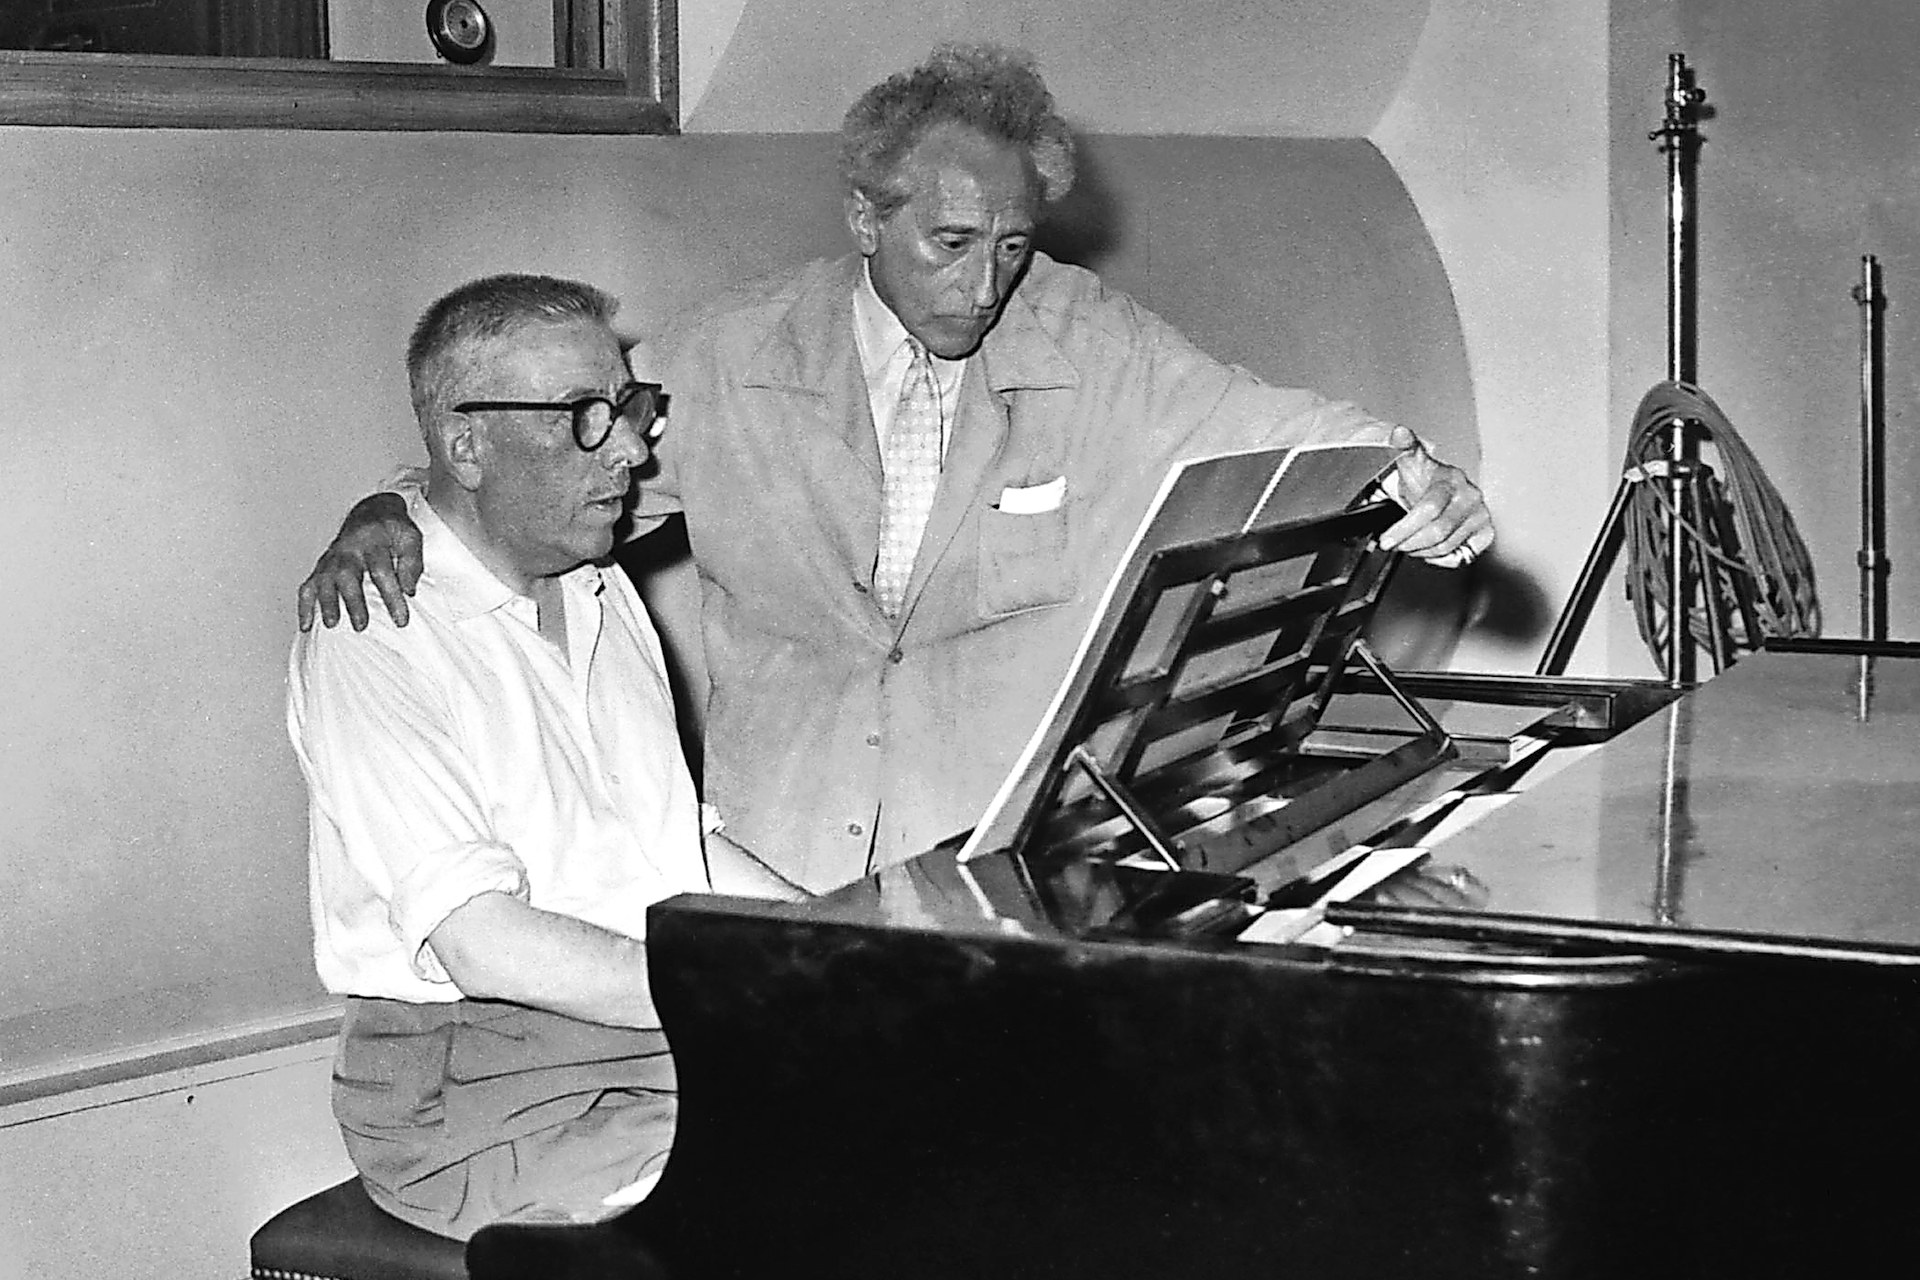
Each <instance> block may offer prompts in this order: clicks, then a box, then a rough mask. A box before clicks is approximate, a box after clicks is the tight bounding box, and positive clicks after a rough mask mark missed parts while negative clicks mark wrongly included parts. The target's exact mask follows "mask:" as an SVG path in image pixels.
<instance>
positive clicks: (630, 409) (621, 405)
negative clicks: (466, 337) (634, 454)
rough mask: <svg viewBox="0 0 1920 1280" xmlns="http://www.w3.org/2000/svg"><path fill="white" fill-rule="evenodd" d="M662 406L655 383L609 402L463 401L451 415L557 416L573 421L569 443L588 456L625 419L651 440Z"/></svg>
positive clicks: (627, 389)
mask: <svg viewBox="0 0 1920 1280" xmlns="http://www.w3.org/2000/svg"><path fill="white" fill-rule="evenodd" d="M665 402H666V396H665V395H663V394H661V387H660V384H659V383H657V382H629V383H628V384H627V385H626V386H624V387H622V388H620V390H619V391H617V392H615V393H614V395H613V397H612V398H611V399H609V398H608V397H606V396H582V397H580V398H579V399H578V400H560V401H553V402H549V401H545V400H467V401H464V402H462V403H460V404H457V405H455V406H453V411H454V412H455V413H478V412H482V411H485V410H504V411H506V412H508V413H559V412H561V411H563V410H564V411H565V412H567V413H568V414H571V415H572V417H573V442H574V443H575V444H577V445H579V446H580V448H581V449H582V450H584V451H585V452H587V453H592V452H593V451H594V450H595V449H598V448H599V447H600V446H601V445H603V444H605V443H606V442H607V437H608V436H610V435H612V434H613V424H614V423H616V422H618V421H620V419H622V418H625V419H626V420H627V421H628V422H630V423H632V424H633V429H634V430H635V431H637V432H639V434H640V436H641V437H642V438H643V439H646V440H649V441H651V440H652V438H653V424H654V423H655V422H656V421H657V420H658V419H659V417H660V408H661V406H662V405H663V404H664V403H665Z"/></svg>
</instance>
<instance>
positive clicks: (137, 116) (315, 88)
mask: <svg viewBox="0 0 1920 1280" xmlns="http://www.w3.org/2000/svg"><path fill="white" fill-rule="evenodd" d="M605 3H608V4H619V5H620V6H622V8H621V12H620V13H619V15H617V17H618V24H617V28H615V29H617V30H619V31H620V32H621V34H622V37H623V38H622V41H621V43H622V45H623V48H624V53H623V56H622V58H621V61H622V63H623V64H624V66H623V68H622V69H616V70H581V69H577V68H573V67H559V68H549V67H456V66H449V65H436V64H432V63H395V62H324V61H318V60H311V61H310V60H303V59H295V58H187V57H163V56H158V55H155V56H139V55H132V54H112V53H63V52H37V51H19V50H0V124H24V125H52V126H65V127H75V126H80V127H86V126H99V127H104V128H129V127H152V128H166V129H398V130H478V131H491V132H502V133H676V132H678V131H679V58H678V45H679V39H678V37H679V31H678V16H679V15H678V11H677V9H676V7H675V5H676V0H605ZM582 7H583V6H582V0H555V4H554V11H555V12H554V17H555V25H556V28H557V29H558V30H560V31H563V32H565V31H568V30H569V28H570V27H571V26H572V25H573V24H572V21H571V19H572V18H574V17H575V16H577V15H578V14H579V13H580V11H581V9H582ZM562 39H563V40H569V39H570V40H571V41H572V43H573V44H574V45H575V46H576V47H577V45H578V38H577V37H562Z"/></svg>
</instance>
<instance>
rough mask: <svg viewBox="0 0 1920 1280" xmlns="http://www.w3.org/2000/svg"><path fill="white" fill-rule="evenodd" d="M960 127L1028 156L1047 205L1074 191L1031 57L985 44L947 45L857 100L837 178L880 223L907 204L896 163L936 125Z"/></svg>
mask: <svg viewBox="0 0 1920 1280" xmlns="http://www.w3.org/2000/svg"><path fill="white" fill-rule="evenodd" d="M943 124H960V125H966V126H968V127H970V128H973V129H977V130H978V131H979V132H981V133H983V134H985V135H986V136H987V137H989V138H997V139H999V140H1001V141H1003V142H1009V143H1012V144H1013V145H1015V146H1018V147H1022V148H1024V149H1025V150H1026V153H1027V158H1028V160H1029V162H1030V163H1031V164H1032V165H1033V171H1034V173H1035V174H1036V175H1038V177H1039V179H1040V198H1041V200H1042V201H1043V202H1048V203H1051V202H1052V201H1055V200H1058V199H1059V198H1060V197H1062V196H1064V195H1066V194H1067V192H1068V190H1069V189H1071V188H1072V186H1073V133H1072V131H1071V130H1070V129H1069V128H1068V127H1067V122H1066V121H1065V120H1064V119H1062V118H1061V116H1060V114H1059V113H1058V112H1056V111H1055V110H1054V109H1053V95H1052V94H1051V93H1049V92H1048V91H1047V85H1046V82H1045V81H1044V80H1042V79H1041V78H1040V72H1039V71H1038V70H1037V69H1036V68H1035V66H1034V60H1033V55H1031V54H1029V53H1025V52H1022V51H1021V50H1018V49H1006V48H1002V47H1000V46H998V45H990V44H944V45H941V46H939V47H938V48H936V49H935V50H934V51H933V54H932V56H931V57H929V58H928V59H927V60H926V61H925V62H924V63H922V64H921V65H919V66H917V67H915V68H914V69H913V70H911V71H902V72H900V73H898V74H896V75H892V76H889V77H888V78H887V79H885V80H883V81H881V82H880V83H879V84H877V85H875V86H873V88H871V89H869V90H867V91H866V92H865V93H863V94H861V95H860V98H859V100H858V101H856V102H855V103H854V104H853V107H852V108H851V109H850V110H849V111H848V112H847V118H846V120H845V122H844V123H842V125H841V126H840V175H841V177H842V178H843V179H844V180H845V181H846V184H847V189H848V190H849V191H858V192H860V193H861V194H862V195H864V196H866V198H867V199H868V200H869V201H871V202H872V203H873V206H874V207H875V208H876V209H878V210H879V212H880V213H881V215H882V216H885V215H887V214H890V213H892V212H893V211H894V210H895V209H898V208H899V207H900V206H901V205H902V204H904V203H906V200H907V196H908V194H909V192H908V191H907V190H906V188H905V187H904V186H903V184H902V183H901V180H900V162H901V161H902V160H903V159H905V158H906V155H907V153H908V152H909V151H911V150H913V148H914V146H915V145H916V144H917V143H918V142H919V141H920V140H921V139H922V138H924V137H925V136H926V135H927V131H928V130H930V129H932V128H934V127H935V126H937V125H943Z"/></svg>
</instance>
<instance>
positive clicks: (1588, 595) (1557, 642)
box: [1533, 476, 1635, 676]
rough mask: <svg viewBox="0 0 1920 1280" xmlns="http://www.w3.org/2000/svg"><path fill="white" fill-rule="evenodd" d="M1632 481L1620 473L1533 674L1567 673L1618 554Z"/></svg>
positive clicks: (1552, 674) (1631, 490) (1551, 674)
mask: <svg viewBox="0 0 1920 1280" xmlns="http://www.w3.org/2000/svg"><path fill="white" fill-rule="evenodd" d="M1634 483H1635V481H1634V480H1633V478H1632V477H1630V476H1623V477H1621V479H1620V486H1619V487H1618V488H1617V489H1615V490H1614V491H1613V505H1612V506H1610V507H1608V508H1607V516H1606V519H1604V520H1602V521H1601V522H1600V533H1599V535H1598V536H1597V537H1595V538H1594V540H1593V547H1592V549H1591V550H1589V551H1588V552H1587V563H1586V564H1585V565H1583V566H1582V567H1581V569H1580V576H1579V577H1578V578H1577V579H1575V580H1574V584H1573V592H1572V594H1571V595H1569V596H1568V597H1567V607H1566V608H1564V609H1562V610H1561V611H1560V618H1559V621H1557V622H1555V623H1554V624H1553V633H1552V634H1551V635H1549V636H1548V637H1547V647H1546V650H1545V651H1544V652H1543V653H1542V654H1541V655H1540V663H1539V665H1538V666H1536V667H1534V669H1533V674H1535V675H1537V676H1557V675H1563V674H1565V673H1566V670H1567V663H1568V661H1569V660H1571V659H1572V657H1573V647H1574V645H1575V644H1577V643H1579V640H1580V633H1581V631H1583V630H1584V629H1585V628H1586V625H1587V618H1588V616H1589V615H1590V614H1592V613H1593V606H1594V603H1595V601H1596V600H1598V598H1599V595H1600V589H1601V587H1602V586H1603V585H1604V584H1605V583H1606V579H1607V574H1609V573H1611V572H1612V571H1613V562H1614V560H1615V559H1616V558H1617V557H1618V556H1619V554H1620V539H1621V536H1622V534H1623V532H1624V531H1625V524H1624V521H1625V518H1626V514H1627V499H1628V498H1629V497H1630V496H1631V495H1632V493H1633V486H1634Z"/></svg>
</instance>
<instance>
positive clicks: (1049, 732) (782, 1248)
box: [468, 476, 1920, 1280]
mask: <svg viewBox="0 0 1920 1280" xmlns="http://www.w3.org/2000/svg"><path fill="white" fill-rule="evenodd" d="M1201 480H1202V481H1204V482H1205V483H1209V484H1212V485H1213V486H1214V491H1213V493H1212V497H1213V499H1218V498H1219V493H1218V486H1219V483H1220V478H1219V477H1217V476H1216V477H1214V478H1212V480H1206V478H1205V477H1201ZM1214 505H1218V504H1217V501H1216V502H1215V503H1214ZM1392 514H1393V513H1392V511H1391V509H1390V508H1388V507H1387V506H1386V505H1385V504H1361V505H1359V506H1356V507H1354V508H1352V509H1349V510H1345V511H1341V512H1338V513H1334V514H1330V515H1323V516H1316V517H1315V518H1313V519H1278V518H1276V519H1275V520H1269V521H1267V522H1265V523H1262V521H1260V520H1248V521H1244V522H1241V523H1239V524H1237V525H1235V527H1234V528H1232V529H1231V530H1230V531H1229V532H1227V533H1224V534H1222V533H1218V532H1213V533H1207V534H1203V535H1202V536H1194V533H1195V531H1194V530H1193V529H1191V528H1189V527H1186V526H1180V527H1176V528H1173V529H1172V530H1171V531H1170V532H1169V533H1168V536H1166V537H1163V538H1160V539H1158V540H1157V541H1155V540H1151V539H1150V540H1149V542H1148V544H1147V545H1146V546H1143V547H1138V548H1136V552H1137V554H1135V555H1134V556H1133V558H1132V562H1131V563H1132V564H1133V571H1132V572H1131V574H1129V573H1126V572H1123V573H1122V574H1121V575H1119V576H1118V577H1117V578H1116V583H1115V589H1114V592H1113V593H1112V595H1111V597H1110V599H1109V601H1108V603H1107V607H1106V608H1105V609H1104V610H1103V611H1102V621H1101V622H1100V623H1099V624H1098V625H1097V626H1096V627H1095V629H1094V631H1093V632H1092V633H1091V634H1090V635H1089V638H1088V643H1087V645H1086V646H1084V647H1083V650H1082V654H1081V658H1080V660H1079V661H1078V662H1077V663H1076V667H1075V671H1074V673H1073V674H1072V675H1070V677H1069V679H1068V681H1067V682H1066V683H1065V684H1064V685H1063V688H1062V694H1061V697H1060V699H1059V700H1058V701H1057V702H1056V704H1055V706H1054V707H1053V708H1052V709H1051V710H1050V712H1049V715H1048V717H1047V722H1046V725H1045V726H1044V727H1043V729H1042V731H1041V732H1039V733H1037V734H1036V738H1035V741H1034V743H1033V744H1032V745H1031V747H1030V749H1029V752H1028V754H1027V756H1026V758H1025V759H1024V760H1023V762H1022V766H1021V768H1020V769H1019V770H1017V771H1016V776H1015V777H1013V778H1010V779H1009V783H1008V786H1007V787H1006V788H1004V789H1003V792H1002V794H1001V796H999V797H997V798H996V801H995V803H994V805H993V806H992V807H990V809H989V811H988V813H987V815H986V816H985V817H983V820H982V822H981V824H980V826H978V827H976V828H975V829H974V830H973V831H972V832H970V833H965V834H963V835H960V836H957V837H956V838H955V839H954V840H952V841H949V842H947V843H945V844H943V845H941V846H939V847H937V848H935V849H932V850H929V851H928V852H927V853H926V854H924V855H923V856H921V857H919V858H917V859H915V860H912V861H910V862H907V863H905V864H902V865H900V866H896V867H890V868H887V869H885V870H883V871H881V872H880V873H878V874H876V875H874V876H872V877H869V878H868V879H866V880H863V881H861V882H858V883H856V884H853V885H849V886H847V887H845V888H844V889H841V890H839V891H838V892H835V893H832V894H829V895H827V896H825V897H822V898H819V899H815V900H811V901H807V902H804V903H775V902H761V901H749V900H741V899H729V898H716V897H700V896H690V897H682V898H676V899H673V900H671V901H669V902H667V903H664V904H662V905H661V906H659V907H658V908H656V909H655V911H654V912H653V914H652V915H651V917H650V920H649V930H650V934H649V939H648V950H649V955H650V958H651V963H652V966H653V974H654V990H655V998H656V1000H657V1002H658V1004H659V1007H660V1010H661V1013H662V1017H663V1020H664V1022H665V1025H666V1028H667V1031H668V1034H669V1037H670V1038H671V1041H672V1044H673V1048H674V1053H675V1055H676V1058H677V1060H678V1063H679V1074H680V1081H681V1089H682V1111H681V1118H680V1128H679V1132H678V1135H677V1137H676V1142H675V1148H674V1152H673V1156H672V1158H671V1161H670V1163H669V1165H668V1168H667V1170H666V1174H665V1176H664V1178H663V1179H662V1181H661V1183H660V1185H659V1187H658V1189H657V1190H656V1191H655V1192H654V1194H653V1195H652V1196H651V1197H650V1198H649V1200H648V1201H647V1202H646V1203H644V1204H643V1205H641V1206H639V1207H638V1208H636V1209H634V1210H632V1211H630V1212H629V1213H628V1214H626V1215H625V1216H624V1217H622V1218H620V1219H617V1220H616V1221H614V1222H612V1223H610V1224H606V1225H604V1226H602V1227H599V1228H595V1229H593V1230H592V1231H589V1232H580V1231H577V1230H573V1231H554V1230H550V1229H541V1228H503V1227H496V1228H489V1229H488V1230H486V1231H483V1232H481V1233H480V1234H479V1235H478V1236H476V1237H475V1238H474V1240H473V1242H472V1244H471V1245H470V1247H469V1251H468V1261H469V1267H470V1269H471V1271H472V1274H473V1275H474V1276H475V1277H476V1278H477V1280H485V1278H486V1277H492V1276H523V1275H540V1276H593V1277H614V1276H625V1277H654V1276H659V1277H671V1278H673V1280H695V1278H708V1277H711V1278H715V1280H718V1278H722V1277H746V1276H755V1277H760V1276H788V1275H800V1276H816V1275H817V1276H833V1277H1001V1276H1006V1277H1022V1278H1024V1277H1075V1278H1078V1277H1087V1278H1089V1280H1091V1278H1094V1277H1099V1278H1100V1280H1119V1278H1122V1277H1141V1278H1143V1280H1144V1278H1149V1277H1152V1278H1166V1277H1190V1276H1225V1275H1233V1276H1241V1275H1247V1276H1285V1277H1313V1278H1317V1277H1342V1278H1348V1277H1367V1278H1369V1280H1370V1278H1373V1277H1421V1278H1425V1277H1433V1278H1439V1277H1455V1276H1458V1277H1475V1278H1477V1280H1486V1278H1491V1277H1509V1276H1510V1277H1586V1276H1594V1277H1648V1276H1674V1277H1753V1276H1776V1275H1778V1276H1788V1275H1793V1276H1804V1275H1823V1276H1824V1275H1835V1276H1849V1277H1851V1276H1863V1275H1886V1274H1908V1273H1910V1271H1909V1269H1910V1268H1913V1267H1915V1266H1920V1261H1917V1259H1920V1252H1916V1246H1920V1228H1916V1226H1915V1225H1914V1223H1915V1222H1916V1221H1917V1220H1920V1215H1916V1214H1914V1213H1913V1210H1912V1207H1911V1205H1910V1204H1909V1201H1910V1199H1911V1196H1910V1195H1909V1192H1910V1191H1911V1190H1913V1189H1914V1187H1915V1185H1916V1183H1917V1182H1920V1177H1917V1176H1916V1174H1915V1172H1914V1170H1915V1164H1916V1160H1917V1159H1920V1102H1916V1086H1917V1085H1920V982H1917V981H1916V979H1917V978H1920V968H1916V966H1920V812H1916V810H1920V646H1909V645H1897V644H1885V645H1877V646H1866V647H1862V646H1847V645H1842V644H1831V643H1821V642H1804V643H1800V644H1794V645H1780V646H1776V647H1775V648H1773V649H1771V650H1769V651H1767V652H1763V653H1760V654H1757V655H1753V656H1751V657H1749V658H1747V659H1745V660H1744V661H1742V662H1741V663H1740V664H1739V665H1738V666H1736V667H1734V668H1732V669H1731V670H1729V671H1728V672H1727V673H1725V674H1723V675H1721V676H1718V677H1717V678H1715V679H1713V680H1711V681H1709V682H1707V683H1705V684H1703V685H1701V686H1699V687H1697V688H1694V689H1691V690H1686V691H1681V690H1676V689H1671V688H1668V687H1666V686H1665V685H1662V684H1658V683H1647V682H1633V681H1598V680H1578V679H1532V678H1524V677H1475V676H1449V675H1438V674H1432V675H1400V676H1396V675H1395V674H1394V673H1392V672H1391V671H1389V670H1387V669H1386V668H1385V667H1384V666H1383V665H1381V664H1380V663H1378V662H1377V661H1376V660H1374V659H1373V658H1372V657H1371V655H1370V654H1369V653H1368V651H1367V650H1366V647H1365V644H1364V641H1363V640H1362V639H1361V635H1362V632H1363V631H1364V627H1365V623H1366V620H1367V617H1368V614H1369V611H1370V608H1371V605H1372V603H1373V602H1374V601H1375V600H1377V598H1378V595H1379V592H1380V590H1381V588H1382V586H1383V585H1384V583H1385V580H1386V577H1387V574H1388V573H1389V572H1390V569H1391V559H1390V557H1385V556H1383V555H1382V554H1381V553H1379V552H1378V550H1377V549H1376V548H1374V547H1373V546H1372V544H1371V536H1372V534H1373V533H1375V532H1377V531H1378V529H1379V528H1381V527H1383V525H1384V523H1385V521H1386V520H1388V519H1390V518H1391V516H1392ZM1863 678H1865V679H1867V680H1868V681H1869V688H1870V691H1871V694H1870V697H1868V696H1862V695H1861V693H1860V691H1859V684H1860V681H1861V680H1862V679H1863Z"/></svg>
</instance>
